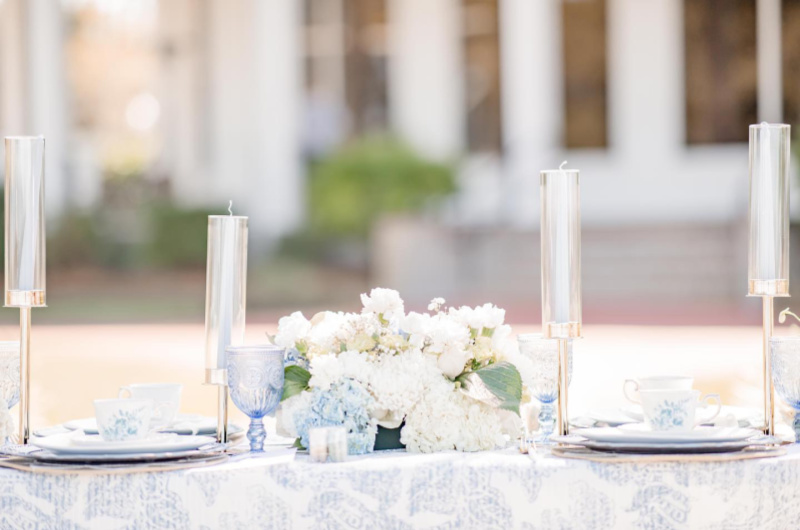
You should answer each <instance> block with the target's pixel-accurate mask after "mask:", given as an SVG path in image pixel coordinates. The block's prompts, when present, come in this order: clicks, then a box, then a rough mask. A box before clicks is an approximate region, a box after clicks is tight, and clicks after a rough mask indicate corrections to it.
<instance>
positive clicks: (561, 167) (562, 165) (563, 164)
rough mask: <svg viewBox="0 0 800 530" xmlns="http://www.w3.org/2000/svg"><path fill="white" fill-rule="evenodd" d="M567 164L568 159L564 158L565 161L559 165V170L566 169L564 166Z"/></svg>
mask: <svg viewBox="0 0 800 530" xmlns="http://www.w3.org/2000/svg"><path fill="white" fill-rule="evenodd" d="M566 165H567V161H566V160H564V161H563V162H561V165H560V166H558V170H559V171H564V166H566Z"/></svg>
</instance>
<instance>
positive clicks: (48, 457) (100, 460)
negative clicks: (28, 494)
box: [0, 443, 227, 464]
mask: <svg viewBox="0 0 800 530" xmlns="http://www.w3.org/2000/svg"><path fill="white" fill-rule="evenodd" d="M226 448H227V446H226V445H225V444H218V443H212V444H208V445H204V446H202V447H199V448H197V449H193V450H189V451H167V452H161V453H134V454H125V453H117V454H66V453H65V454H61V453H53V452H51V451H47V450H45V449H39V448H37V447H35V446H30V445H25V446H20V445H7V446H4V447H0V456H1V455H5V456H9V457H13V458H20V459H23V460H28V461H35V462H50V463H64V464H125V463H140V462H162V461H168V460H186V459H194V458H208V457H209V456H215V455H216V456H218V455H221V454H223V453H224V451H225V449H226Z"/></svg>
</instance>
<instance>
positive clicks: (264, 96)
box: [250, 0, 304, 236]
mask: <svg viewBox="0 0 800 530" xmlns="http://www.w3.org/2000/svg"><path fill="white" fill-rule="evenodd" d="M301 4H302V3H301V2H286V1H285V0H257V2H256V5H257V7H256V12H255V14H254V21H255V24H256V32H255V50H256V54H255V57H254V64H253V68H254V71H255V78H254V80H253V87H254V89H255V94H254V95H253V98H252V101H253V103H254V106H253V109H252V111H253V118H254V119H255V141H256V143H255V145H254V148H255V152H254V153H253V157H254V169H255V171H256V175H255V182H254V184H255V189H254V190H253V191H255V193H254V194H252V195H251V196H250V200H251V204H252V207H251V208H250V216H251V219H252V221H251V222H252V223H253V224H254V225H257V226H258V227H259V231H263V232H264V233H265V234H267V235H269V236H278V235H281V234H285V233H287V232H289V231H291V230H293V229H295V228H297V227H298V226H299V225H300V223H301V222H302V218H303V202H304V201H303V197H304V193H303V189H304V186H303V184H304V180H303V179H304V168H303V164H302V160H301V156H300V122H301V117H300V108H301V105H302V99H303V95H304V87H303V82H302V64H303V62H302V60H303V57H302V55H301V51H302V50H301V47H300V30H301V28H302V16H301V15H302V12H301V10H300V8H301Z"/></svg>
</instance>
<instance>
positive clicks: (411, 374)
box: [368, 350, 443, 429]
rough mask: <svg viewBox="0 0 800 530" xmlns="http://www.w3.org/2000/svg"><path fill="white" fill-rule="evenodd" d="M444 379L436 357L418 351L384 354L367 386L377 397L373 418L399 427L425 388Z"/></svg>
mask: <svg viewBox="0 0 800 530" xmlns="http://www.w3.org/2000/svg"><path fill="white" fill-rule="evenodd" d="M441 381H443V378H442V374H441V372H440V371H439V370H438V368H437V367H436V363H435V360H434V358H433V357H431V356H429V355H424V354H423V353H422V352H420V351H419V350H413V351H410V352H406V353H404V354H403V355H392V356H384V357H381V358H380V359H379V360H377V361H375V363H374V370H373V371H372V374H371V377H370V380H369V385H368V388H369V391H370V393H372V395H373V396H374V397H375V410H374V411H373V417H375V418H376V419H377V420H378V423H379V425H381V426H382V427H386V428H390V429H393V428H396V427H399V426H400V424H401V423H402V421H403V420H404V419H405V417H406V414H408V412H409V411H410V410H411V409H412V408H413V406H414V404H415V403H416V402H417V401H418V400H419V398H420V397H421V396H422V395H424V394H425V392H426V391H427V390H426V389H427V388H428V387H430V386H431V385H434V384H436V383H438V382H441Z"/></svg>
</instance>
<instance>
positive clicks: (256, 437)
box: [247, 418, 267, 453]
mask: <svg viewBox="0 0 800 530" xmlns="http://www.w3.org/2000/svg"><path fill="white" fill-rule="evenodd" d="M247 439H248V440H250V452H252V453H261V452H263V451H264V440H266V439H267V431H266V429H264V422H263V420H262V419H261V418H251V419H250V428H249V429H247Z"/></svg>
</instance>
